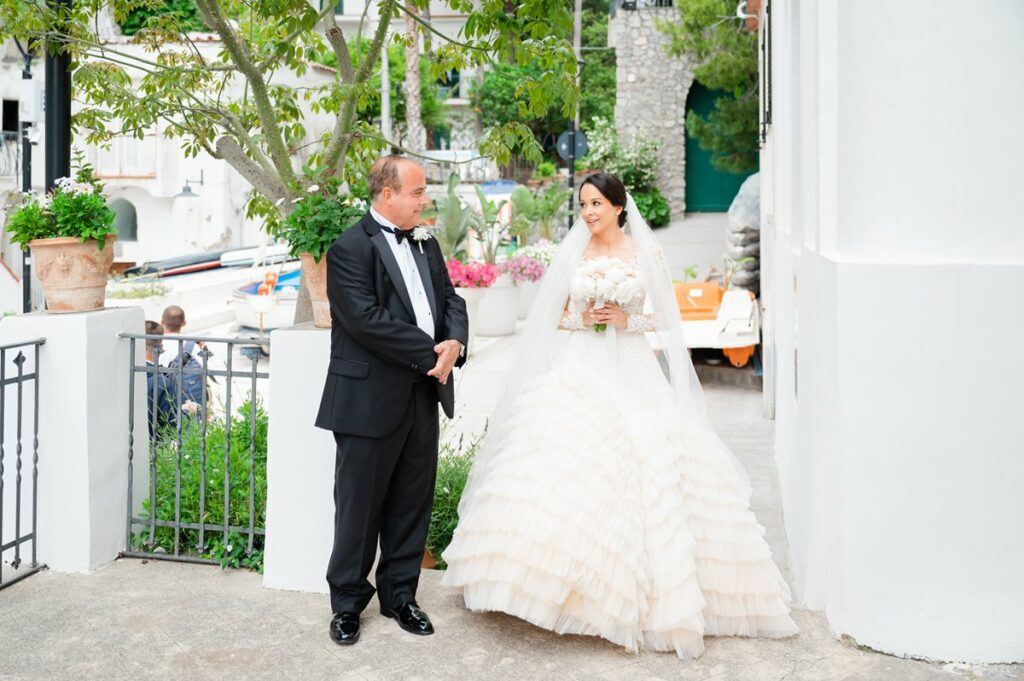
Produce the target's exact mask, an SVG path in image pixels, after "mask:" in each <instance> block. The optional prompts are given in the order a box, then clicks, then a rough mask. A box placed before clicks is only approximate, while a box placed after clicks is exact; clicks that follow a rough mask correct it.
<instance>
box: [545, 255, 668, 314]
mask: <svg viewBox="0 0 1024 681" xmlns="http://www.w3.org/2000/svg"><path fill="white" fill-rule="evenodd" d="M639 264H640V262H639V256H637V255H633V256H632V257H631V258H628V259H623V258H618V257H596V258H590V257H586V256H584V257H582V258H581V259H580V264H579V266H578V267H577V268H576V272H575V273H574V274H573V279H572V284H571V285H570V288H569V304H568V306H567V307H568V309H567V314H566V315H565V316H564V317H563V320H562V324H561V326H562V327H563V328H566V329H570V330H580V329H582V328H584V327H583V324H582V319H581V313H582V312H583V311H584V310H586V309H587V308H588V307H589V306H591V305H592V304H593V303H594V301H595V299H603V300H605V301H607V302H612V303H616V304H617V305H619V307H621V308H622V310H623V311H624V312H625V313H626V314H627V315H629V327H628V328H627V329H626V330H627V331H628V332H632V333H642V332H644V331H649V330H651V321H650V319H649V318H647V317H646V316H644V300H645V298H646V292H645V287H644V283H643V281H642V278H641V276H640V272H639V270H640V267H639Z"/></svg>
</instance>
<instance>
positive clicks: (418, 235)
mask: <svg viewBox="0 0 1024 681" xmlns="http://www.w3.org/2000/svg"><path fill="white" fill-rule="evenodd" d="M429 238H430V232H429V231H427V228H426V227H416V228H415V229H413V230H412V240H413V241H415V242H416V243H417V244H419V247H420V253H422V252H423V242H424V241H426V240H427V239H429Z"/></svg>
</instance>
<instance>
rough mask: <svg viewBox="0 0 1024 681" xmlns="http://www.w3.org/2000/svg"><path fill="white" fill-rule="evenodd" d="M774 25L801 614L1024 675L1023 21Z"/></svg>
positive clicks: (773, 102) (790, 0)
mask: <svg viewBox="0 0 1024 681" xmlns="http://www.w3.org/2000/svg"><path fill="white" fill-rule="evenodd" d="M765 4H766V7H765V8H763V9H762V36H761V37H762V55H763V61H762V83H763V84H764V85H765V87H763V88H762V89H763V95H764V101H763V103H762V117H763V119H764V120H763V121H762V123H763V130H764V137H765V140H764V147H763V151H762V156H761V170H762V244H763V249H762V294H763V296H764V306H765V311H766V315H765V353H764V354H765V379H766V380H765V386H766V395H765V398H766V410H767V411H768V412H769V413H774V415H775V417H776V419H777V428H776V440H777V442H776V445H777V452H776V455H777V459H778V466H779V475H780V479H781V484H782V493H783V502H784V512H785V519H786V528H787V533H788V536H789V541H790V545H791V550H790V555H791V556H792V562H793V572H794V576H795V582H796V584H795V593H796V595H797V598H798V600H799V601H800V602H802V603H803V604H804V605H806V606H807V607H810V608H813V609H820V610H824V611H825V613H826V615H827V616H828V619H829V622H830V624H831V626H832V628H833V630H834V632H835V633H836V634H837V635H848V636H850V637H852V638H853V639H855V640H856V641H857V642H858V643H860V644H863V645H867V646H870V647H872V648H875V649H878V650H881V651H884V652H888V653H893V654H896V655H908V656H913V657H920V658H930V659H937V660H956V661H972V662H1011V661H1020V660H1024V636H1022V635H1021V632H1024V579H1021V575H1024V511H1022V510H1021V509H1022V507H1021V503H1020V499H1021V490H1022V489H1024V440H1022V439H1021V437H1020V432H1019V422H1020V407H1021V405H1022V404H1024V400H1022V398H1021V394H1020V392H1021V388H1020V384H1021V379H1024V354H1022V353H1021V352H1020V351H1019V349H1018V348H1017V347H1016V344H1015V339H1016V338H1018V335H1017V334H1018V333H1024V317H1022V316H1021V315H1020V314H1019V312H1020V309H1021V295H1022V294H1024V229H1022V228H1021V226H1022V219H1021V214H1020V210H1019V209H1018V207H1017V206H1016V202H1015V201H1014V197H1016V196H1017V192H1018V191H1019V185H1020V177H1021V174H1020V171H1019V170H1018V168H1017V165H1018V163H1019V159H1020V158H1021V156H1022V155H1024V135H1022V134H1021V132H1020V122H1019V112H1020V111H1021V110H1024V89H1022V88H1020V87H1016V85H1009V84H1019V83H1024V43H1022V42H1021V41H1020V39H1019V35H1018V33H1019V26H1020V20H1021V19H1022V18H1024V15H1022V14H1021V10H1020V5H1019V4H1018V3H1016V2H1014V1H1013V0H993V1H992V2H987V3H975V4H963V3H957V2H953V1H952V0H941V1H938V2H931V3H927V4H925V5H921V4H917V3H891V2H884V1H883V0H863V1H861V2H855V3H853V2H841V1H840V0H815V1H808V0H771V2H770V3H765Z"/></svg>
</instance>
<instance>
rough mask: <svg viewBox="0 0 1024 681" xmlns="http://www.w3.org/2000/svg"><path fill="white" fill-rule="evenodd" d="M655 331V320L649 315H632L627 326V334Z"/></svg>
mask: <svg viewBox="0 0 1024 681" xmlns="http://www.w3.org/2000/svg"><path fill="white" fill-rule="evenodd" d="M648 331H654V318H653V316H652V315H647V314H631V315H629V322H628V323H627V324H626V333H647V332H648Z"/></svg>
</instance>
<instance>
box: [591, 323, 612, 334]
mask: <svg viewBox="0 0 1024 681" xmlns="http://www.w3.org/2000/svg"><path fill="white" fill-rule="evenodd" d="M607 328H608V325H607V324H594V326H593V329H594V331H597V332H598V333H604V330H605V329H607Z"/></svg>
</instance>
